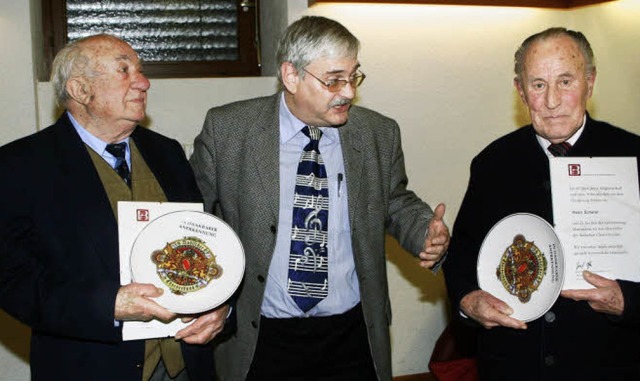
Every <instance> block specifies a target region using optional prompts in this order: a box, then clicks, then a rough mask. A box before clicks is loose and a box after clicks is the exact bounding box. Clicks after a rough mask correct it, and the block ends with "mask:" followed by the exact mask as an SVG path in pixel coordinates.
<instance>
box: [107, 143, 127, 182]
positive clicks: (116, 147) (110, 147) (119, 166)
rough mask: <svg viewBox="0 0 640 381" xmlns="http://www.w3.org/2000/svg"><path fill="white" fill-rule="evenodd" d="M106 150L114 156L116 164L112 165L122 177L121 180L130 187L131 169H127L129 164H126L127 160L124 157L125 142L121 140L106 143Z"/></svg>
mask: <svg viewBox="0 0 640 381" xmlns="http://www.w3.org/2000/svg"><path fill="white" fill-rule="evenodd" d="M106 150H107V152H109V153H110V154H112V155H113V156H114V157H115V158H116V166H115V167H114V169H115V170H116V172H117V173H118V175H120V177H122V180H124V182H125V183H126V184H127V186H129V187H131V171H129V166H128V165H127V160H126V159H125V151H126V150H127V143H125V142H122V143H113V144H107V148H106Z"/></svg>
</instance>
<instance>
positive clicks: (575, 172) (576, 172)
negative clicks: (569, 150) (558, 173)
mask: <svg viewBox="0 0 640 381" xmlns="http://www.w3.org/2000/svg"><path fill="white" fill-rule="evenodd" d="M567 167H568V168H569V176H580V174H581V172H580V164H569V165H568V166H567Z"/></svg>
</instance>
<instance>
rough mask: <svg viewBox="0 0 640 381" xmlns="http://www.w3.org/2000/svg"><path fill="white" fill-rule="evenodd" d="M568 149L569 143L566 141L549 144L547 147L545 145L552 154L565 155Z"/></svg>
mask: <svg viewBox="0 0 640 381" xmlns="http://www.w3.org/2000/svg"><path fill="white" fill-rule="evenodd" d="M570 149H571V143H568V142H562V143H558V144H551V145H550V146H549V147H547V150H549V152H551V154H552V155H553V156H567V154H568V153H569V150H570Z"/></svg>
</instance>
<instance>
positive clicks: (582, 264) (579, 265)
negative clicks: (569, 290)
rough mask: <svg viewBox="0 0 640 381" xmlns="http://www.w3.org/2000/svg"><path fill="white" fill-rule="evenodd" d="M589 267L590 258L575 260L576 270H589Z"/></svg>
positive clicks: (590, 265)
mask: <svg viewBox="0 0 640 381" xmlns="http://www.w3.org/2000/svg"><path fill="white" fill-rule="evenodd" d="M591 267H593V266H592V264H591V259H582V260H579V261H577V262H576V272H578V271H584V270H590V269H591Z"/></svg>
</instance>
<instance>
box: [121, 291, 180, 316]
mask: <svg viewBox="0 0 640 381" xmlns="http://www.w3.org/2000/svg"><path fill="white" fill-rule="evenodd" d="M162 293H163V290H162V289H161V288H157V287H156V286H154V285H152V284H144V283H130V284H128V285H126V286H122V287H120V289H119V290H118V295H116V306H115V319H116V320H121V321H127V320H137V321H149V320H152V319H157V320H161V321H164V322H168V321H171V320H173V319H175V318H176V314H174V313H173V312H170V311H169V310H167V309H166V308H164V307H162V306H160V305H159V304H158V303H156V302H155V301H153V300H152V299H151V298H157V297H158V296H160V295H162Z"/></svg>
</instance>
